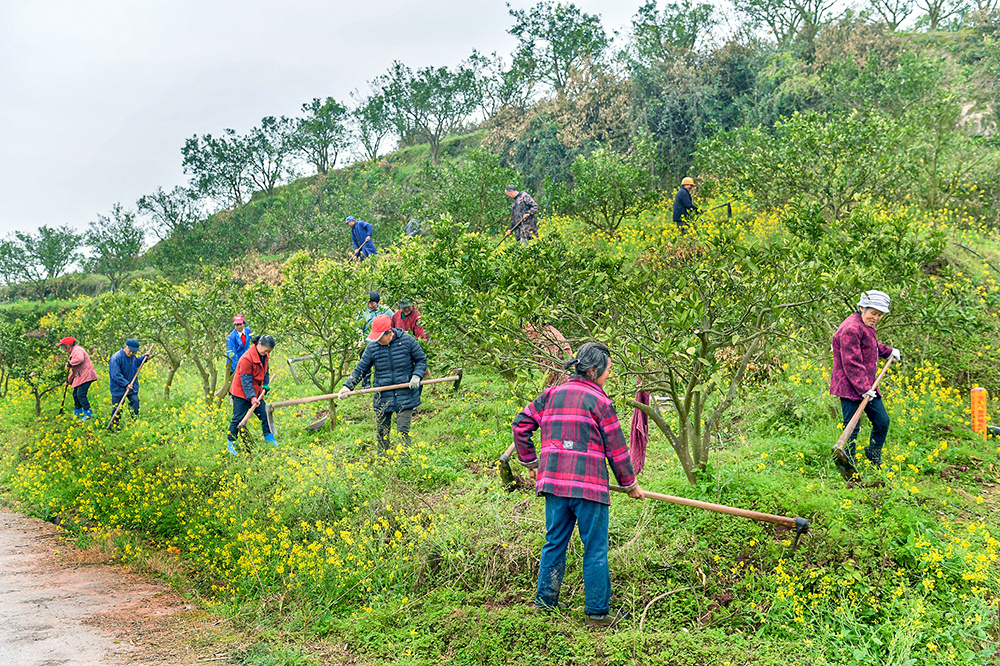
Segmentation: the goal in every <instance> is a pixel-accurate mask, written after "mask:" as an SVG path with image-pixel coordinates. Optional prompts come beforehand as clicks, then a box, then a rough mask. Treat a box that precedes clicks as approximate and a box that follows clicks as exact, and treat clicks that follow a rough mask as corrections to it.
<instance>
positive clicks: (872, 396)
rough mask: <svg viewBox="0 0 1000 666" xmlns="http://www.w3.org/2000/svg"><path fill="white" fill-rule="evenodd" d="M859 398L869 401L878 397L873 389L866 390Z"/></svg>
mask: <svg viewBox="0 0 1000 666" xmlns="http://www.w3.org/2000/svg"><path fill="white" fill-rule="evenodd" d="M861 397H862V398H868V399H869V400H874V399H875V398H877V397H878V395H877V394H876V393H875V389H868V390H867V391H865V392H864V393H863V394H862V395H861Z"/></svg>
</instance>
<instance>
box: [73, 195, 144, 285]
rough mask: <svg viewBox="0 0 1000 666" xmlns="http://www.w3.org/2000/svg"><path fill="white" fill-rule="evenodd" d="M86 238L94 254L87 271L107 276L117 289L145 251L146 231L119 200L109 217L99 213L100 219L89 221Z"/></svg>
mask: <svg viewBox="0 0 1000 666" xmlns="http://www.w3.org/2000/svg"><path fill="white" fill-rule="evenodd" d="M85 240H86V244H87V247H88V248H89V249H90V251H91V252H92V253H93V256H92V257H91V258H90V260H89V261H88V262H87V270H88V271H90V272H91V273H96V274H98V275H103V276H104V277H106V278H108V280H109V281H110V282H111V290H112V291H118V288H119V287H121V286H122V284H123V283H124V281H125V280H126V279H127V278H128V275H129V273H131V272H132V271H134V270H135V269H136V268H137V267H138V265H139V255H140V253H141V252H142V241H143V233H142V229H141V228H140V227H139V225H138V224H136V221H135V213H133V212H132V211H130V210H128V209H126V208H123V207H122V205H121V204H120V203H116V204H115V205H114V206H113V207H112V208H111V216H110V217H109V216H106V215H100V214H98V216H97V220H96V221H94V222H91V223H90V229H89V230H88V231H87V234H86V236H85Z"/></svg>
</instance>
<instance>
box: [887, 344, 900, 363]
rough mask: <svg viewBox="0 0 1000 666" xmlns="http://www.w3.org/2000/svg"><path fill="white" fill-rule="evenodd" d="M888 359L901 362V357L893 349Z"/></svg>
mask: <svg viewBox="0 0 1000 666" xmlns="http://www.w3.org/2000/svg"><path fill="white" fill-rule="evenodd" d="M889 358H891V359H892V360H893V361H901V360H903V355H902V354H900V353H899V350H898V349H896V348H895V347H893V348H892V354H890V355H889Z"/></svg>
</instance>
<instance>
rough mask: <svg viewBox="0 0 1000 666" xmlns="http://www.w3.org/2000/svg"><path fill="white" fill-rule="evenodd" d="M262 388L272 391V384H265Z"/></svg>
mask: <svg viewBox="0 0 1000 666" xmlns="http://www.w3.org/2000/svg"><path fill="white" fill-rule="evenodd" d="M261 388H262V389H264V390H265V391H270V390H271V385H270V384H264V385H263V386H261Z"/></svg>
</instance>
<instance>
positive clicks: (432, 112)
mask: <svg viewBox="0 0 1000 666" xmlns="http://www.w3.org/2000/svg"><path fill="white" fill-rule="evenodd" d="M377 85H378V86H379V87H380V88H381V90H382V92H383V94H384V96H385V100H386V105H387V107H388V109H389V111H390V115H391V116H392V118H393V121H394V124H395V128H396V131H397V132H398V134H399V136H400V138H401V139H405V138H406V137H408V136H415V137H419V138H422V139H424V140H426V141H427V143H428V144H430V152H431V161H432V162H433V163H434V164H437V161H438V151H439V150H440V148H441V141H442V140H443V139H444V138H445V137H446V136H448V135H449V134H451V133H453V132H456V131H458V130H459V129H461V127H462V124H463V123H464V122H465V120H466V119H467V118H468V117H469V115H470V114H471V113H472V112H473V111H474V110H475V109H476V107H477V106H478V105H479V100H478V99H477V96H476V92H477V91H476V75H475V72H473V71H472V70H471V69H469V68H467V67H465V66H459V67H457V68H456V69H455V70H454V71H453V70H450V69H448V68H447V67H424V68H423V69H418V70H417V71H416V72H413V71H411V70H410V68H409V67H407V66H406V65H404V64H403V63H401V62H399V61H396V62H394V63H393V64H392V66H391V67H390V68H389V71H388V72H387V73H386V74H384V75H383V76H381V77H380V78H379V79H378V80H377Z"/></svg>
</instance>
